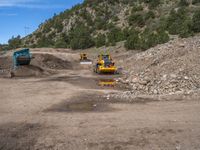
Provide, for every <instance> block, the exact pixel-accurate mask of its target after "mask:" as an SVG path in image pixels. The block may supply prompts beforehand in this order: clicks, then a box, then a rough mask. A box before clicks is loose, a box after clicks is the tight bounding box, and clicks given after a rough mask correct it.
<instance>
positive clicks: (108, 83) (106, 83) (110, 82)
mask: <svg viewBox="0 0 200 150" xmlns="http://www.w3.org/2000/svg"><path fill="white" fill-rule="evenodd" d="M41 81H43V82H67V83H70V84H73V85H74V86H79V87H83V88H86V89H115V90H122V91H124V90H127V87H124V86H123V85H120V83H118V82H117V78H114V77H107V76H103V77H93V78H92V77H82V76H60V77H54V78H48V79H42V80H40V81H39V82H41Z"/></svg>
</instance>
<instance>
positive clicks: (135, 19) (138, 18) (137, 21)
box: [128, 13, 145, 27]
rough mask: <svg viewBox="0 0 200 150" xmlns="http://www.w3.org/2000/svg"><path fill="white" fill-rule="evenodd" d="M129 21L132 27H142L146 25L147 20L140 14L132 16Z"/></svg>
mask: <svg viewBox="0 0 200 150" xmlns="http://www.w3.org/2000/svg"><path fill="white" fill-rule="evenodd" d="M128 21H129V24H130V25H138V26H140V27H143V26H144V25H145V19H144V17H143V15H142V14H140V13H135V14H131V15H130V17H129V18H128Z"/></svg>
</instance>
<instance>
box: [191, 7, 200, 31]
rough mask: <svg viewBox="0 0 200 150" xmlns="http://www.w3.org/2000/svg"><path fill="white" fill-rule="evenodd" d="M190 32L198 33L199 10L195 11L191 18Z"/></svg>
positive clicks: (199, 25) (199, 27) (199, 22)
mask: <svg viewBox="0 0 200 150" xmlns="http://www.w3.org/2000/svg"><path fill="white" fill-rule="evenodd" d="M192 30H193V31H194V32H200V10H197V11H196V12H195V13H194V16H193V18H192Z"/></svg>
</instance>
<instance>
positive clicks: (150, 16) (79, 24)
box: [11, 0, 200, 50]
mask: <svg viewBox="0 0 200 150" xmlns="http://www.w3.org/2000/svg"><path fill="white" fill-rule="evenodd" d="M199 24H200V1H199V0H193V1H192V2H191V1H189V0H162V1H161V0H153V1H150V0H137V1H136V0H135V1H134V0H85V1H84V2H83V3H82V4H79V5H76V6H74V7H73V8H72V9H70V10H66V11H64V12H62V13H60V14H59V15H55V16H54V17H53V18H52V19H49V20H47V21H46V22H45V23H43V24H41V25H40V26H39V28H38V30H37V31H35V32H34V33H33V34H31V35H29V36H27V37H25V38H23V39H22V44H21V45H22V46H29V47H57V48H72V49H86V48H89V47H93V46H96V47H101V46H104V45H106V46H113V45H115V44H116V42H119V41H125V47H126V48H127V49H142V50H146V49H148V48H150V47H152V46H155V45H157V44H162V43H165V42H167V41H169V39H170V38H169V37H170V35H179V37H182V38H184V37H189V36H192V35H194V34H195V33H198V32H200V26H199ZM13 40H14V39H11V41H13ZM11 47H13V46H11Z"/></svg>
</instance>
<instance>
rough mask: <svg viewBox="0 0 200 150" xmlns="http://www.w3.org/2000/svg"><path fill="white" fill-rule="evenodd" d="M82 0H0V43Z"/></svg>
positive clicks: (22, 33) (25, 32)
mask: <svg viewBox="0 0 200 150" xmlns="http://www.w3.org/2000/svg"><path fill="white" fill-rule="evenodd" d="M82 2H83V0H0V43H1V44H3V43H7V41H8V39H10V38H11V37H12V36H17V35H21V36H25V35H26V34H30V33H31V32H33V31H34V30H36V29H37V27H38V25H39V24H41V23H42V22H44V21H45V20H46V19H49V18H50V17H52V16H53V15H54V14H55V13H57V14H58V13H59V12H62V11H64V10H65V9H69V8H71V7H72V6H74V5H75V4H78V3H82Z"/></svg>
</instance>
